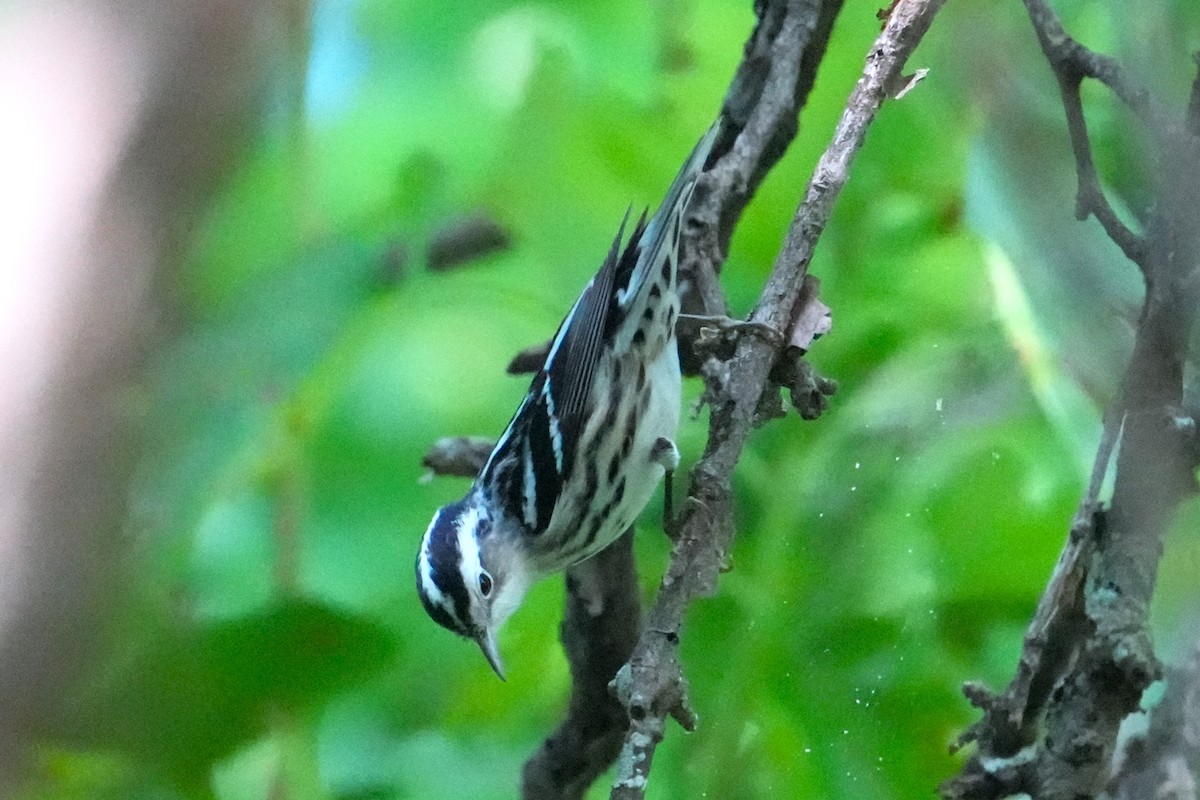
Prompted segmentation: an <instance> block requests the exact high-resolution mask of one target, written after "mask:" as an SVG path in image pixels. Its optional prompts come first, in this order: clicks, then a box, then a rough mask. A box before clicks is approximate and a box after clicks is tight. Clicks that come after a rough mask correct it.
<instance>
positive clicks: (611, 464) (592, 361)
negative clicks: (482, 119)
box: [416, 126, 717, 677]
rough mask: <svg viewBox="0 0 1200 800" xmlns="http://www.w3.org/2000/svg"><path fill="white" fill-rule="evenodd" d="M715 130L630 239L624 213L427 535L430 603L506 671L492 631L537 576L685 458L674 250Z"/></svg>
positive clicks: (422, 585) (626, 511)
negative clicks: (467, 481) (455, 497)
mask: <svg viewBox="0 0 1200 800" xmlns="http://www.w3.org/2000/svg"><path fill="white" fill-rule="evenodd" d="M716 131H717V128H716V126H714V127H713V128H712V129H710V130H709V131H708V133H706V134H705V136H704V137H703V138H702V139H701V140H700V142H699V143H698V144H697V145H696V147H695V149H694V150H693V151H692V154H691V156H690V157H689V158H688V161H687V163H686V164H684V166H683V169H682V170H681V171H680V173H679V175H678V176H677V177H676V178H675V181H674V182H673V183H672V185H671V188H670V189H669V190H668V192H667V196H666V198H665V199H664V200H663V203H662V206H661V207H660V208H659V210H658V212H656V213H655V215H654V216H653V217H651V218H650V220H649V222H647V221H646V215H645V214H644V213H643V214H642V217H641V219H640V220H639V221H638V223H637V224H636V225H635V226H634V229H633V231H632V233H631V234H630V236H629V240H628V242H625V244H624V247H622V239H623V238H624V231H625V226H626V223H625V222H622V223H621V229H620V230H619V231H618V233H617V237H616V240H615V241H614V242H613V245H612V249H611V250H610V251H609V253H608V256H607V257H606V258H605V260H604V264H603V265H602V266H601V267H600V271H599V272H598V273H597V274H596V276H595V277H594V278H592V280H591V281H590V282H589V283H588V285H587V286H586V287H585V288H584V290H583V293H582V294H581V295H580V296H579V299H578V300H576V301H575V305H574V306H573V307H572V308H571V311H570V313H568V314H567V317H566V319H564V320H563V322H562V324H561V325H559V328H558V332H557V334H555V337H554V339H553V341H552V343H551V347H550V352H549V354H548V355H547V356H546V362H545V364H544V365H543V366H542V369H541V370H540V371H539V372H538V373H537V375H536V376H535V377H534V379H533V383H532V384H531V386H530V387H529V392H528V393H527V394H526V395H525V399H524V401H523V402H522V403H521V405H520V407H519V408H518V409H517V412H516V414H515V415H514V416H513V418H512V421H511V422H510V423H509V424H508V428H507V430H505V431H504V434H503V435H502V436H501V437H500V440H499V442H497V444H496V447H495V449H494V450H493V451H492V454H491V456H490V457H489V458H488V461H487V464H486V465H485V466H484V468H483V471H482V472H481V473H480V475H479V477H478V478H476V480H475V483H474V485H472V486H471V490H470V491H469V492H468V493H467V495H466V497H464V498H463V499H462V500H459V501H457V502H455V503H450V504H449V505H446V506H443V507H442V508H440V509H438V511H437V513H436V514H434V516H433V521H432V522H431V523H430V525H429V528H428V530H426V531H425V536H424V538H423V539H422V541H421V549H420V551H419V552H418V554H417V565H416V570H417V576H416V577H417V590H418V593H419V594H420V596H421V602H422V603H423V604H424V606H425V609H426V611H428V612H429V615H430V616H431V617H433V619H434V620H435V621H436V622H438V623H439V624H440V625H442V626H444V627H446V628H449V629H450V630H452V631H454V632H455V633H458V634H461V635H463V636H467V637H469V638H472V639H475V640H476V641H477V642H478V643H479V645H480V647H481V648H482V649H483V652H484V655H485V656H486V657H487V659H488V663H490V664H491V666H492V668H493V669H495V671H496V673H497V674H498V675H500V676H501V677H503V672H502V669H501V665H500V658H499V653H498V650H497V647H496V633H497V631H498V630H499V628H500V626H501V625H503V624H504V622H505V620H507V619H508V617H509V616H510V615H511V614H512V613H513V612H514V611H515V610H516V609H517V607H518V606H519V605H520V603H521V600H522V598H523V597H524V595H525V592H526V590H527V589H528V588H529V586H530V585H531V584H532V583H533V582H534V581H536V580H538V579H539V578H542V577H544V576H546V575H548V574H550V573H553V572H557V571H559V570H562V569H565V568H567V567H569V566H571V565H573V564H577V563H579V562H580V561H583V560H584V559H586V558H588V557H589V556H592V555H594V554H595V553H597V552H599V551H600V550H602V549H603V548H604V547H606V546H608V545H609V544H611V543H612V542H613V541H614V540H615V539H617V538H618V537H619V536H620V535H621V534H622V533H623V532H624V531H625V530H626V529H627V528H628V527H629V526H630V525H631V524H632V523H633V521H634V520H635V519H636V518H637V516H638V514H640V513H641V511H642V509H643V508H645V506H646V504H647V503H648V502H649V500H650V497H651V496H652V495H653V493H654V491H655V488H656V487H657V486H658V482H659V480H660V479H661V478H662V477H663V474H664V471H665V470H666V469H668V468H669V469H673V468H674V467H675V464H676V463H677V461H678V454H677V451H676V450H675V447H674V444H673V443H672V442H673V440H674V438H675V432H676V429H677V427H678V425H679V412H680V403H681V400H680V382H681V381H680V374H679V359H678V354H677V351H676V344H675V322H676V320H677V318H678V315H679V296H678V293H677V291H676V263H677V261H678V249H679V239H680V235H681V232H682V226H683V219H684V214H685V212H686V210H687V205H688V202H689V200H690V198H691V196H692V189H693V187H694V186H695V183H696V179H697V178H698V177H699V175H700V173H701V171H702V170H703V169H704V165H705V161H706V160H707V158H708V153H709V150H710V149H711V147H712V143H713V140H714V138H715V137H716ZM627 220H628V215H626V221H627Z"/></svg>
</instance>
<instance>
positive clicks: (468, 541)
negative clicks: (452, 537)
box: [454, 505, 483, 622]
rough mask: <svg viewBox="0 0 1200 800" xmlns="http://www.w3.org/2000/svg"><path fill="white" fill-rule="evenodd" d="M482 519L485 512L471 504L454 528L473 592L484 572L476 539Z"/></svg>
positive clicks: (457, 520) (464, 573) (469, 588)
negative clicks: (476, 531) (476, 532)
mask: <svg viewBox="0 0 1200 800" xmlns="http://www.w3.org/2000/svg"><path fill="white" fill-rule="evenodd" d="M482 519H483V514H482V513H481V511H480V509H479V508H478V507H477V506H475V505H470V506H468V507H467V508H466V509H465V510H464V511H463V513H462V514H460V515H459V517H458V519H456V520H455V521H454V530H455V533H456V534H457V535H458V552H459V557H460V558H461V559H462V560H461V562H460V564H461V571H462V577H463V581H464V582H465V583H466V585H467V591H468V592H473V589H474V587H475V586H478V585H479V574H480V573H481V572H483V563H482V562H481V561H480V554H479V542H478V541H476V539H475V530H476V529H477V528H478V527H479V523H480V521H481V520H482ZM463 622H469V620H463Z"/></svg>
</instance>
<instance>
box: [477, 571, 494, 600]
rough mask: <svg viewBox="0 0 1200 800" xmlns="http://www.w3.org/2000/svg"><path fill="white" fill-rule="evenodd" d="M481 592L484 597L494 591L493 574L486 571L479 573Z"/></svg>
mask: <svg viewBox="0 0 1200 800" xmlns="http://www.w3.org/2000/svg"><path fill="white" fill-rule="evenodd" d="M479 593H480V594H482V595H483V596H484V597H487V596H488V595H489V594H491V593H492V576H491V575H488V574H487V573H486V572H481V573H479Z"/></svg>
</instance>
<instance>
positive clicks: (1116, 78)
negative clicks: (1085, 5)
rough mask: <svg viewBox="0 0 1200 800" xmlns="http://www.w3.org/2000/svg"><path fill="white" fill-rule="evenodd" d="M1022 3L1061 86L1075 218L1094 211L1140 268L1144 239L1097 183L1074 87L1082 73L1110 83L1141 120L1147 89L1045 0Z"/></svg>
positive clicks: (1147, 112)
mask: <svg viewBox="0 0 1200 800" xmlns="http://www.w3.org/2000/svg"><path fill="white" fill-rule="evenodd" d="M1025 7H1026V8H1027V9H1028V11H1029V17H1030V20H1031V21H1032V22H1033V27H1034V29H1035V31H1036V32H1037V36H1038V42H1039V43H1040V44H1041V46H1042V52H1043V53H1045V55H1046V60H1047V61H1049V62H1050V66H1051V67H1052V68H1053V69H1054V74H1055V77H1056V78H1057V79H1058V86H1059V90H1060V91H1061V92H1062V101H1063V108H1064V110H1065V111H1066V114H1067V131H1068V132H1069V134H1070V136H1071V149H1072V150H1074V152H1075V171H1076V174H1077V175H1078V179H1079V188H1078V191H1077V193H1076V198H1075V216H1076V217H1077V218H1078V219H1081V220H1082V219H1086V218H1087V216H1088V215H1089V214H1091V215H1093V216H1095V217H1096V220H1097V221H1098V222H1099V223H1100V224H1101V226H1103V227H1104V231H1105V233H1107V234H1108V236H1109V238H1110V239H1112V240H1113V242H1114V243H1115V244H1116V245H1117V246H1118V247H1120V248H1121V251H1122V252H1123V253H1124V254H1125V257H1126V258H1128V259H1129V260H1130V261H1132V262H1133V263H1135V264H1137V265H1138V266H1139V267H1140V268H1141V269H1142V272H1143V274H1145V272H1146V263H1145V262H1146V242H1145V240H1144V239H1143V238H1142V237H1141V236H1139V235H1137V234H1136V233H1134V232H1133V231H1132V230H1130V229H1129V228H1128V227H1127V226H1126V225H1125V223H1123V222H1121V219H1120V218H1119V217H1118V216H1117V213H1116V212H1115V211H1114V210H1113V207H1112V206H1111V205H1110V204H1109V202H1108V198H1107V197H1106V196H1105V194H1104V189H1103V187H1102V186H1101V184H1100V176H1099V174H1098V173H1097V171H1096V164H1095V161H1094V160H1093V158H1092V144H1091V140H1090V137H1089V136H1088V129H1087V120H1086V119H1085V118H1084V114H1083V101H1082V99H1081V98H1080V94H1079V91H1080V86H1081V84H1082V83H1083V79H1084V78H1095V79H1096V80H1098V81H1100V82H1101V83H1103V84H1104V85H1105V86H1108V87H1109V88H1110V89H1112V91H1113V92H1114V93H1115V94H1116V95H1117V97H1119V98H1120V99H1121V100H1122V101H1123V102H1124V103H1125V105H1127V106H1128V107H1129V108H1130V110H1132V111H1133V112H1134V114H1135V115H1136V116H1137V117H1138V118H1139V119H1140V120H1142V122H1144V123H1146V124H1147V125H1153V124H1154V123H1155V121H1156V119H1157V114H1156V113H1155V112H1154V110H1153V108H1152V106H1151V103H1150V100H1149V93H1148V92H1147V91H1146V90H1145V89H1144V88H1142V87H1141V86H1139V85H1138V84H1137V83H1136V82H1135V81H1134V80H1133V78H1132V77H1131V76H1130V75H1129V74H1128V73H1127V72H1126V71H1125V69H1124V68H1123V67H1122V66H1121V65H1120V63H1119V62H1117V61H1116V60H1114V59H1112V58H1109V57H1108V56H1104V55H1101V54H1099V53H1095V52H1093V51H1092V50H1089V49H1088V48H1086V47H1084V46H1083V45H1082V44H1080V43H1079V42H1077V41H1075V40H1074V39H1072V38H1071V37H1070V35H1068V34H1067V32H1066V30H1064V28H1063V26H1062V22H1061V21H1060V20H1059V18H1058V15H1056V14H1055V13H1054V11H1053V9H1051V8H1050V6H1049V5H1047V4H1046V2H1045V0H1025Z"/></svg>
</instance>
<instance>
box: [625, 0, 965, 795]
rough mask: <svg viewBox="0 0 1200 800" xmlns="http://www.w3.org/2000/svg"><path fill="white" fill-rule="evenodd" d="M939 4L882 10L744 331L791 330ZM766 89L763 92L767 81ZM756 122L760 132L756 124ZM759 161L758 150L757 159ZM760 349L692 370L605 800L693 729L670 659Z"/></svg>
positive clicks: (726, 531) (725, 509)
mask: <svg viewBox="0 0 1200 800" xmlns="http://www.w3.org/2000/svg"><path fill="white" fill-rule="evenodd" d="M941 4H942V3H941V0H925V1H924V2H923V1H922V0H902V2H900V3H898V4H896V6H895V8H894V9H893V10H892V13H891V16H890V18H889V20H888V22H887V24H886V26H885V28H884V31H883V33H882V34H881V35H880V37H879V39H878V40H877V41H876V42H875V45H874V47H873V48H872V49H871V52H870V55H869V56H868V59H867V65H866V68H865V70H864V72H863V76H862V78H860V79H859V82H858V84H857V85H856V86H855V89H854V91H853V93H852V94H851V97H850V100H849V102H848V103H847V106H846V110H845V112H844V113H843V115H842V118H841V121H840V122H839V123H838V126H837V129H836V130H835V133H834V138H833V142H832V143H831V144H830V146H829V148H828V149H827V150H826V151H825V153H824V154H823V155H822V157H821V159H820V161H819V162H818V164H817V168H816V171H815V173H814V175H813V178H812V180H811V181H810V183H809V186H808V189H807V192H806V194H805V198H804V202H803V203H802V204H801V206H800V208H799V210H798V211H797V214H796V216H795V219H794V220H793V223H792V226H791V228H790V230H789V231H788V236H787V238H786V240H785V242H784V246H783V249H782V250H781V252H780V254H779V256H778V258H777V259H776V262H775V268H774V271H773V272H772V275H771V277H770V279H769V280H768V282H767V286H766V289H765V290H764V292H763V295H762V297H761V298H760V301H759V304H758V307H757V308H756V309H755V311H754V313H753V315H752V316H751V321H752V322H754V323H757V324H760V325H764V326H767V327H768V328H769V329H774V330H776V331H782V330H786V329H788V328H789V327H790V326H791V322H792V320H793V319H794V314H795V311H796V305H797V300H798V298H799V296H800V293H801V288H802V285H803V279H804V276H805V274H806V272H807V268H808V263H809V260H810V258H811V256H812V251H813V248H814V246H815V244H816V241H817V239H818V238H819V236H820V234H821V232H822V231H823V230H824V227H825V224H826V222H827V221H828V219H829V215H830V213H831V212H832V209H833V204H834V202H835V200H836V198H837V196H838V193H839V192H840V190H841V188H842V186H843V185H844V184H845V182H846V179H847V174H848V170H849V165H850V162H851V160H852V158H853V156H854V154H855V153H856V152H857V151H858V150H859V148H860V147H861V146H862V142H863V139H864V137H865V135H866V130H867V128H868V126H869V125H870V123H871V121H872V120H873V119H874V117H875V114H876V112H877V111H878V110H879V107H880V106H881V105H882V103H883V101H884V99H885V98H886V97H887V96H888V94H889V92H890V89H891V87H892V86H894V85H896V83H897V79H898V77H899V75H900V70H901V68H902V66H903V65H904V63H905V61H906V60H907V58H908V56H909V54H910V53H911V52H912V51H913V49H914V48H915V47H916V45H917V43H918V42H919V41H920V39H921V37H922V35H923V34H924V33H925V31H926V30H927V29H928V27H929V24H930V22H931V21H932V18H933V15H934V14H935V13H936V11H937V10H938V8H940V6H941ZM793 13H795V14H800V13H808V14H811V13H813V9H812V7H811V6H809V5H807V4H799V3H798V4H795V5H789V7H788V15H787V16H785V18H784V20H783V22H782V23H781V26H780V38H779V39H778V40H777V43H776V47H778V48H780V49H781V50H783V51H784V52H787V50H786V48H787V47H789V46H790V47H793V48H800V49H801V50H802V49H803V47H804V46H805V42H806V35H805V33H804V32H805V31H806V30H811V29H812V28H811V27H806V26H805V25H804V24H803V21H802V19H795V20H794V21H791V22H789V21H790V20H791V15H792V14H793ZM785 37H787V38H785ZM791 37H795V38H791ZM785 63H786V62H785ZM793 63H794V62H793ZM777 68H780V67H779V62H773V64H772V73H774V71H775V70H776V69H777ZM767 85H768V86H770V85H771V79H768V82H767ZM778 85H779V86H781V87H782V88H786V89H788V90H789V91H788V94H789V95H790V94H791V93H792V90H793V87H794V86H795V84H794V83H792V82H789V81H787V80H782V79H781V80H779V83H778ZM772 103H773V98H771V97H770V96H769V95H768V94H767V90H766V89H764V98H763V101H762V103H761V104H760V106H759V108H758V109H756V111H755V112H754V114H752V115H751V121H750V122H749V123H748V124H747V125H746V129H745V131H744V132H743V134H742V135H741V136H739V138H738V141H737V142H736V143H735V145H734V147H733V149H732V151H731V153H730V154H729V155H728V156H727V157H726V158H729V159H741V158H744V157H745V155H746V154H747V153H749V152H751V151H752V150H755V149H757V148H755V146H754V145H755V142H759V141H762V140H764V139H766V140H770V138H771V134H770V132H769V130H768V127H767V126H766V124H765V122H766V121H767V120H770V119H772V118H778V116H777V115H776V113H775V109H774V107H773V105H772ZM760 120H761V121H762V122H763V124H759V121H760ZM765 151H766V150H765V148H763V149H760V150H759V152H765ZM724 161H725V159H722V162H719V163H718V164H717V165H716V167H715V168H714V172H715V173H716V174H718V175H720V174H724V173H725V171H726V170H728V171H729V172H731V173H732V172H735V171H736V172H738V173H740V174H746V175H750V174H753V169H745V166H746V165H743V167H742V169H739V170H734V169H733V168H731V167H728V166H726V165H725V164H724V163H723V162H724ZM743 170H744V171H743ZM770 338H771V337H758V336H744V337H741V338H740V339H739V340H738V342H737V346H736V349H735V352H734V355H733V357H732V358H731V359H729V360H728V361H721V360H718V359H716V358H712V357H710V358H708V359H707V360H706V361H705V362H704V376H705V381H706V384H707V390H708V396H709V400H710V406H711V414H710V419H709V440H708V445H707V447H706V449H705V453H704V456H703V457H702V459H701V460H700V462H699V463H698V464H697V465H696V467H695V468H694V469H693V470H692V476H691V477H692V481H691V487H690V490H689V496H688V500H687V502H686V504H685V506H684V509H683V513H682V514H681V520H680V524H679V526H678V528H679V531H680V535H679V538H678V541H677V543H676V546H675V549H674V551H673V553H672V555H671V563H670V566H669V567H668V569H667V574H666V576H665V577H664V578H663V581H662V584H661V586H660V589H659V593H658V597H657V599H656V600H655V603H654V606H653V608H652V609H651V611H650V614H649V619H648V622H647V625H646V628H645V630H644V632H643V634H642V637H641V639H640V640H639V642H638V646H637V648H636V650H635V651H634V654H633V657H632V658H631V659H630V663H629V664H628V666H627V667H625V668H622V671H621V672H620V673H619V674H618V676H617V679H616V681H615V684H616V688H617V692H618V696H619V697H620V698H621V699H622V702H624V704H625V705H626V707H627V708H628V711H629V719H630V726H629V732H628V734H627V735H626V737H625V745H624V748H623V749H622V753H621V758H620V759H619V761H618V773H617V782H616V785H615V787H614V789H613V793H612V797H613V798H614V799H615V800H633V799H634V798H641V797H643V796H644V794H645V787H646V781H647V778H648V776H649V772H650V768H651V764H652V759H653V757H654V752H655V748H656V747H657V745H658V742H659V741H661V739H662V736H663V732H664V728H665V720H666V717H667V716H668V715H669V716H673V717H674V718H675V719H676V720H677V721H679V722H680V723H681V724H682V725H683V726H684V727H685V728H691V727H693V726H694V725H695V715H694V712H693V711H692V710H691V706H690V703H689V701H688V697H687V688H686V682H685V680H684V677H683V674H682V671H681V669H680V665H679V660H678V646H679V637H680V632H681V630H682V627H683V617H684V613H685V612H686V610H687V607H688V606H689V605H690V604H691V602H692V601H693V600H694V599H695V598H697V597H701V596H706V595H711V594H712V593H713V592H714V591H715V588H716V581H717V576H718V574H719V573H720V572H721V570H722V569H723V568H724V565H725V563H726V556H727V553H728V551H729V548H730V545H731V544H732V540H733V536H734V523H733V504H732V489H731V482H732V476H733V470H734V466H735V465H736V463H737V461H738V459H739V457H740V455H741V451H742V447H743V445H744V444H745V441H746V438H747V437H748V435H749V433H750V430H751V429H752V427H753V426H754V424H755V422H756V420H757V418H758V413H757V412H758V408H759V401H760V398H761V397H762V395H763V393H764V391H765V390H766V388H767V387H768V381H769V375H770V372H771V369H772V367H773V366H774V365H775V363H776V361H777V359H778V358H779V356H780V350H781V345H780V344H776V343H772V342H771V341H770ZM781 338H782V337H781ZM782 341H786V339H782Z"/></svg>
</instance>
